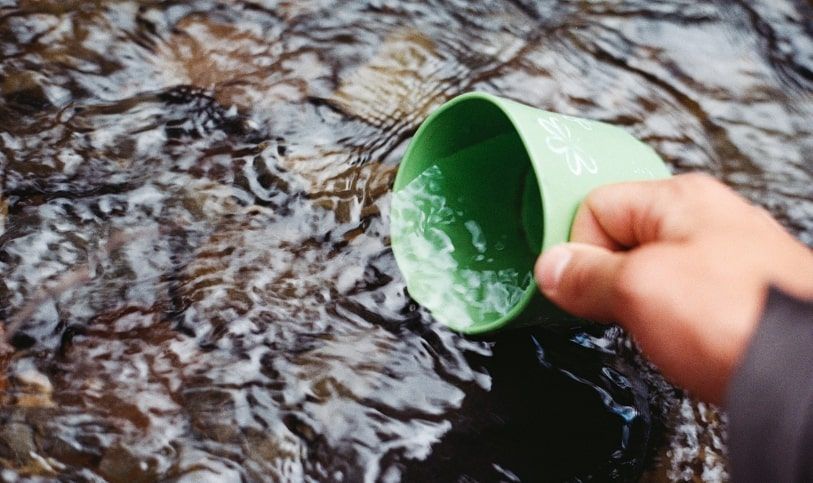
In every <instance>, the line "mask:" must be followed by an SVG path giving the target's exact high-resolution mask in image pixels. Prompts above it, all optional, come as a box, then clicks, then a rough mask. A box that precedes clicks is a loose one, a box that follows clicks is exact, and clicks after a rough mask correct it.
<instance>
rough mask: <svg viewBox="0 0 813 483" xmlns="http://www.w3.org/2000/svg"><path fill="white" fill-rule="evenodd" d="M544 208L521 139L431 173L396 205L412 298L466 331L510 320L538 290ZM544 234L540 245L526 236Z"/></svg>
mask: <svg viewBox="0 0 813 483" xmlns="http://www.w3.org/2000/svg"><path fill="white" fill-rule="evenodd" d="M529 179H530V180H531V181H530V182H532V184H530V185H529V184H528V183H529V181H528V180H529ZM534 196H536V198H535V199H534ZM539 206H540V201H539V195H538V188H537V187H536V183H535V178H534V176H533V172H532V171H531V170H530V163H529V162H528V160H527V154H525V152H524V147H523V146H522V145H521V142H519V141H518V138H517V137H516V135H515V134H513V133H505V134H502V135H499V136H496V137H493V138H491V139H488V140H485V141H483V142H480V143H476V144H474V145H471V146H468V147H466V148H465V149H462V150H460V151H458V152H456V153H454V154H452V155H451V156H448V157H445V158H443V159H440V160H438V161H437V162H435V163H434V164H432V165H430V166H429V167H428V168H426V169H425V170H424V171H423V172H421V173H420V174H419V175H418V176H416V177H415V178H413V179H412V180H411V181H410V182H409V183H408V184H406V185H405V186H403V187H402V188H401V189H399V190H397V191H396V192H395V193H394V195H393V200H392V208H391V209H392V215H391V220H392V226H391V232H392V239H393V245H394V246H395V245H397V250H395V252H396V257H397V259H398V263H399V266H400V268H401V271H402V273H403V274H404V277H405V279H406V282H407V287H408V289H409V292H410V294H411V296H412V297H413V298H414V299H415V300H416V301H418V302H419V303H421V304H422V305H423V306H424V307H426V308H427V309H429V311H430V312H432V314H433V315H434V317H435V318H436V319H438V321H440V322H441V323H443V324H445V325H448V326H450V327H452V328H455V329H458V330H460V329H465V328H467V327H471V326H472V325H473V324H482V323H489V322H492V321H495V320H497V319H499V318H500V317H502V316H504V315H505V314H506V313H508V312H509V311H510V310H511V309H512V308H513V307H514V306H515V305H516V304H517V303H518V302H519V301H520V300H521V298H522V296H523V294H524V292H525V291H526V290H527V288H528V287H529V285H530V284H531V282H532V275H531V274H532V268H533V262H534V259H535V256H536V254H537V253H538V250H539V242H540V240H541V219H540V220H536V218H539V217H541V214H540V212H541V209H540V208H539ZM536 229H538V230H539V235H538V236H537V237H536V238H535V239H533V240H532V239H531V237H529V236H527V235H526V232H527V231H528V230H536Z"/></svg>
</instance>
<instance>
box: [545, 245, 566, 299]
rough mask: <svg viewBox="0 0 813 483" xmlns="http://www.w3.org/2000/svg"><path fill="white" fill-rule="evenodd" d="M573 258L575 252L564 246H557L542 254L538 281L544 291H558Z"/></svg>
mask: <svg viewBox="0 0 813 483" xmlns="http://www.w3.org/2000/svg"><path fill="white" fill-rule="evenodd" d="M571 258H573V252H571V251H570V249H569V248H567V247H565V246H562V245H559V246H555V247H553V248H551V249H550V250H548V251H546V252H545V253H543V254H542V258H541V259H540V260H539V266H538V268H537V279H538V282H539V286H540V287H541V288H542V290H544V291H545V292H555V291H556V289H557V288H558V287H559V282H561V281H562V274H563V273H564V272H565V268H567V264H568V263H570V259H571Z"/></svg>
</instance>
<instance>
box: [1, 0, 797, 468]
mask: <svg viewBox="0 0 813 483" xmlns="http://www.w3.org/2000/svg"><path fill="white" fill-rule="evenodd" d="M811 15H813V12H811V9H810V6H809V5H807V4H805V3H803V2H793V1H787V2H785V1H783V2H722V1H721V2H705V3H697V2H684V1H677V0H675V1H671V0H670V1H665V0H664V1H657V2H652V1H646V2H643V1H624V2H564V1H562V2H552V3H551V2H547V3H534V2H525V1H521V0H517V1H512V2H503V3H498V2H489V3H488V4H487V5H485V4H482V3H479V4H478V3H472V2H462V1H461V2H451V3H450V2H443V3H439V2H390V1H387V0H370V1H364V2H343V3H341V4H339V5H336V4H335V2H326V1H324V2H323V1H319V0H316V1H309V2H274V1H234V2H221V1H214V0H210V1H203V0H201V1H193V2H153V1H117V2H73V1H71V2H61V1H60V2H57V1H47V0H37V1H33V0H31V1H28V0H23V1H19V2H14V1H8V0H6V1H3V0H0V319H2V321H3V329H4V334H3V340H5V341H7V343H4V344H0V389H2V396H0V421H2V427H3V430H2V431H0V464H2V466H3V467H4V469H5V470H4V472H2V475H0V476H2V478H3V479H5V480H13V479H15V478H16V477H18V476H22V477H28V476H35V475H38V476H42V477H45V478H52V479H63V480H64V479H71V480H77V481H95V480H98V478H104V479H106V480H109V481H123V480H125V479H126V480H131V481H132V480H135V481H153V480H177V481H196V482H197V481H240V480H241V479H242V480H248V481H257V480H267V479H276V480H293V481H301V480H310V481H314V480H318V481H325V480H345V481H395V480H399V479H404V480H411V481H426V480H430V479H442V480H463V481H470V480H477V481H494V480H502V481H512V480H516V479H520V480H523V481H562V480H565V481H585V480H591V479H592V480H594V481H608V480H615V481H627V480H635V479H638V478H639V477H643V479H644V480H647V481H663V480H666V479H672V480H675V479H677V480H706V481H716V480H719V479H726V478H727V472H726V466H725V444H724V442H725V418H724V415H723V414H722V413H721V412H720V411H719V410H717V409H716V408H713V407H710V406H707V405H704V404H702V403H698V402H696V401H693V400H692V399H691V398H689V397H688V396H686V395H685V394H683V393H682V392H680V391H678V390H676V389H675V388H674V387H672V386H670V385H669V384H668V383H667V382H666V381H664V380H663V378H661V377H660V376H659V375H658V373H657V371H655V369H654V368H652V367H651V366H649V365H648V364H647V363H646V362H645V361H643V359H642V358H641V356H640V354H638V353H637V351H636V349H635V347H634V345H633V344H631V343H630V341H629V340H628V338H627V337H626V336H625V335H624V334H623V333H622V332H621V331H619V330H618V329H616V328H611V329H609V330H606V331H604V330H600V329H597V328H594V329H590V330H587V329H586V330H584V331H571V332H553V331H545V330H542V329H535V330H522V331H515V332H509V333H505V334H502V335H499V336H496V337H494V338H490V339H487V340H473V339H466V338H463V337H460V336H458V335H455V334H453V333H451V332H449V331H447V330H446V329H444V328H442V327H440V326H439V325H437V324H436V323H435V322H434V321H432V320H431V317H430V316H429V315H428V314H427V313H426V312H425V311H424V310H422V309H421V308H419V307H417V306H416V305H415V304H414V302H412V301H411V300H410V299H409V296H408V294H407V293H406V292H405V287H404V283H403V280H402V278H401V276H400V274H399V273H398V270H397V268H396V267H395V263H394V260H393V257H392V253H391V250H390V249H389V226H388V225H387V221H386V220H387V216H388V213H389V202H390V198H389V190H390V187H391V184H392V181H393V178H394V175H395V172H396V169H397V164H398V162H399V160H400V156H401V155H402V153H403V151H404V149H405V146H406V144H407V142H408V140H409V139H410V137H411V136H412V135H413V134H414V132H415V130H416V129H417V126H418V125H419V123H420V122H421V120H422V119H423V118H424V117H425V116H426V115H427V114H428V113H429V112H430V111H431V110H432V109H434V108H435V107H436V106H438V105H440V104H441V103H442V102H444V101H446V100H448V99H450V98H451V97H453V96H455V95H457V94H459V93H462V92H464V91H467V90H470V89H482V90H485V91H489V92H494V93H497V94H501V95H504V96H507V97H510V98H513V99H516V100H519V101H521V102H525V103H529V104H532V105H535V106H538V107H541V108H545V109H549V110H555V111H559V112H563V113H567V114H575V115H581V116H585V117H592V118H595V119H599V120H605V121H608V122H612V123H615V124H618V125H621V126H623V127H624V128H625V129H627V130H629V132H631V133H632V134H634V135H636V136H637V137H639V138H640V139H643V140H644V141H646V142H648V143H649V144H650V145H652V146H653V147H654V148H655V149H656V150H657V151H658V152H659V154H661V156H663V157H664V159H665V160H666V161H667V162H668V163H669V164H670V165H671V166H672V167H673V169H674V171H676V172H680V171H686V170H691V169H700V170H705V171H708V172H710V173H712V174H714V175H716V176H717V177H719V178H721V179H723V180H724V181H726V182H727V183H728V184H729V185H731V186H733V187H734V188H735V189H737V190H738V191H739V192H741V193H742V194H743V195H745V196H746V197H748V198H750V199H751V200H752V201H754V202H756V203H758V204H761V205H763V206H765V207H766V208H768V209H769V210H770V211H771V212H772V213H773V214H774V215H775V216H777V218H778V219H779V220H780V221H781V222H782V223H783V224H784V225H785V226H787V227H788V228H789V229H790V230H791V231H793V233H794V234H796V235H797V236H799V237H800V238H801V239H802V240H803V241H805V242H806V243H808V244H810V243H813V201H812V200H813V191H811V186H813V183H811V177H812V176H813V171H811V168H810V162H811V159H810V153H811V152H813V130H812V128H811V126H813V123H811V118H813V117H812V116H813V101H811V99H813V96H811V82H810V81H811V76H810V72H811V68H812V67H811V66H813V63H812V62H811V53H812V52H813V37H811V30H810V22H809V21H807V19H809V18H811Z"/></svg>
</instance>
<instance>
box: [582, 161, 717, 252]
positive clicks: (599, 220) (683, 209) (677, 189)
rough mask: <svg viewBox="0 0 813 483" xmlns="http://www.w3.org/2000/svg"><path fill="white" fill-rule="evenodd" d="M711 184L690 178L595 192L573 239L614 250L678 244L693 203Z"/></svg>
mask: <svg viewBox="0 0 813 483" xmlns="http://www.w3.org/2000/svg"><path fill="white" fill-rule="evenodd" d="M708 183H710V181H709V178H708V177H707V176H702V175H696V174H692V175H681V176H675V177H673V178H670V179H666V180H653V181H636V182H630V183H619V184H613V185H608V186H603V187H600V188H597V189H596V190H594V191H592V192H591V193H590V194H589V195H588V196H587V198H586V199H585V201H584V203H582V205H581V206H580V207H579V210H578V212H577V213H576V217H575V219H574V222H573V227H572V228H571V232H570V240H571V241H574V242H581V243H590V244H594V245H598V246H602V247H605V248H608V249H611V250H617V249H619V248H629V247H634V246H637V245H640V244H643V243H649V242H652V241H658V240H664V241H665V240H669V241H677V240H679V239H681V238H683V237H685V236H686V234H687V232H688V230H689V225H690V224H691V218H690V217H688V216H687V214H688V213H690V212H691V209H689V206H690V203H692V202H693V200H694V199H695V198H696V197H697V196H698V195H699V190H700V189H704V188H705V186H704V185H706V184H708Z"/></svg>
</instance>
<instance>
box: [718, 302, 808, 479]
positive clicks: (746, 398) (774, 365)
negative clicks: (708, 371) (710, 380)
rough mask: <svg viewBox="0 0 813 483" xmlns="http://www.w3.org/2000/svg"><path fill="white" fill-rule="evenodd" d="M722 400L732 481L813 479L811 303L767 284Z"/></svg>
mask: <svg viewBox="0 0 813 483" xmlns="http://www.w3.org/2000/svg"><path fill="white" fill-rule="evenodd" d="M726 406H727V410H728V417H729V431H728V433H729V444H728V448H729V457H730V461H731V476H732V481H735V482H749V481H754V482H766V481H771V482H783V481H813V453H811V452H813V301H802V300H797V299H794V298H792V297H789V296H787V295H785V294H784V293H782V292H780V291H779V290H776V289H773V288H772V289H771V290H770V292H769V294H768V299H767V302H766V306H765V311H764V313H763V315H762V320H761V322H760V325H759V327H758V328H757V330H756V333H755V334H754V337H753V339H752V340H751V343H750V347H749V348H748V350H747V352H746V355H745V357H744V359H743V361H742V364H741V365H740V367H739V368H738V369H737V370H736V372H735V374H734V376H733V378H732V380H731V383H730V386H729V390H728V395H727V404H726Z"/></svg>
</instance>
